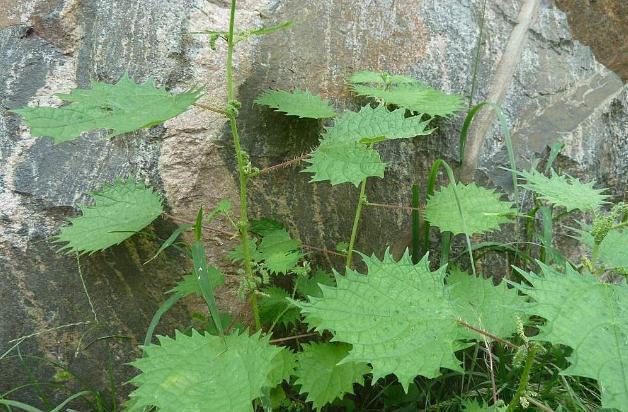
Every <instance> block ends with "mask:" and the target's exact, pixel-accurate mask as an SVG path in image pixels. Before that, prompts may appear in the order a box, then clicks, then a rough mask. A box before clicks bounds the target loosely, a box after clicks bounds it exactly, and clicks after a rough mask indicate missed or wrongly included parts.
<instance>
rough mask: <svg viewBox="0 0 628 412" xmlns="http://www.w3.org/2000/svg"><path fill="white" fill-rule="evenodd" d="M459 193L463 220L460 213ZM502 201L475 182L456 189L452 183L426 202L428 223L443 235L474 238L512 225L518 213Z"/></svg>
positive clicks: (510, 204) (496, 194) (459, 184)
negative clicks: (502, 226)
mask: <svg viewBox="0 0 628 412" xmlns="http://www.w3.org/2000/svg"><path fill="white" fill-rule="evenodd" d="M454 188H455V189H454ZM454 190H455V191H456V193H454ZM456 194H457V195H458V200H459V201H460V208H461V209H462V215H463V216H464V221H463V219H462V218H461V216H460V213H459V211H458V204H457V202H456ZM499 198H500V195H499V193H496V192H495V191H494V190H489V189H485V188H483V187H479V186H477V185H476V184H475V183H471V184H469V185H464V184H462V183H457V184H456V185H455V186H454V185H453V184H449V185H448V186H445V187H442V188H441V189H440V190H439V191H437V192H436V193H434V195H432V196H431V197H430V198H429V199H428V200H427V204H426V206H425V220H427V221H428V222H430V224H431V225H434V226H436V227H438V228H439V229H440V230H441V231H442V232H452V233H453V234H454V235H456V234H461V233H466V234H467V235H474V234H481V233H484V232H488V231H491V230H495V229H498V228H499V225H501V224H503V223H508V222H510V221H511V217H512V216H513V215H514V213H515V210H514V209H513V208H512V203H510V202H505V201H502V200H499Z"/></svg>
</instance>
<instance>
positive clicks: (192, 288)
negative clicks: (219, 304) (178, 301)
mask: <svg viewBox="0 0 628 412" xmlns="http://www.w3.org/2000/svg"><path fill="white" fill-rule="evenodd" d="M207 273H208V276H209V283H210V287H211V288H212V289H216V288H217V287H219V286H222V285H223V284H224V283H225V275H223V274H222V272H221V271H220V270H219V269H217V268H215V267H213V266H209V267H208V268H207ZM168 293H178V294H180V295H181V296H189V295H196V296H202V295H203V291H202V290H201V285H200V284H199V283H198V279H197V278H196V276H194V275H193V274H189V275H185V276H183V278H181V280H180V281H179V282H178V283H177V284H176V285H175V287H174V288H172V289H170V290H169V291H168Z"/></svg>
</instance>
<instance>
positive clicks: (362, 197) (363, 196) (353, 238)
mask: <svg viewBox="0 0 628 412" xmlns="http://www.w3.org/2000/svg"><path fill="white" fill-rule="evenodd" d="M367 179H368V178H366V177H365V178H364V179H362V183H361V184H360V197H359V198H358V205H357V206H356V208H355V216H354V217H353V228H352V229H351V238H350V239H349V248H348V249H347V262H346V265H345V266H346V267H347V269H350V268H351V263H352V261H353V249H354V247H355V241H356V239H357V237H358V226H360V216H361V215H362V207H363V206H364V205H365V204H366V203H367V200H366V181H367Z"/></svg>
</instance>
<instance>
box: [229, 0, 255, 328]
mask: <svg viewBox="0 0 628 412" xmlns="http://www.w3.org/2000/svg"><path fill="white" fill-rule="evenodd" d="M236 1H237V0H231V12H230V15H229V34H228V36H227V103H228V105H231V104H233V102H234V100H235V92H234V87H233V50H234V47H235V42H234V36H233V32H234V27H235V13H236ZM230 109H232V108H230ZM227 112H228V117H229V127H230V128H231V134H232V135H233V146H234V148H235V155H236V160H237V162H238V174H239V177H240V221H239V222H238V230H239V233H240V243H241V244H242V254H243V258H244V259H243V261H244V274H245V276H246V278H247V280H248V282H249V284H250V285H255V276H254V274H253V264H252V261H251V251H250V249H249V217H248V216H249V215H248V203H247V198H248V195H247V183H248V176H249V175H248V173H247V170H246V168H247V161H246V160H245V156H244V152H243V151H242V146H241V144H240V136H239V135H238V125H237V122H236V119H237V113H236V112H235V111H234V110H229V109H228V110H227ZM249 303H250V304H251V309H252V311H253V318H254V319H255V329H257V330H260V329H261V328H262V323H261V321H260V317H259V308H258V305H257V296H256V295H255V292H254V291H253V292H252V293H251V294H250V295H249Z"/></svg>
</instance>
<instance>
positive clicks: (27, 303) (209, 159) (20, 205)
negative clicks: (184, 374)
mask: <svg viewBox="0 0 628 412" xmlns="http://www.w3.org/2000/svg"><path fill="white" fill-rule="evenodd" d="M4 3H6V4H5V5H6V6H7V7H3V8H2V9H0V10H2V11H0V25H1V26H3V27H2V28H0V73H2V76H1V77H0V99H1V104H0V164H1V166H0V279H1V280H2V286H0V302H2V306H1V310H0V356H2V354H4V353H5V352H6V351H8V350H9V349H10V348H12V347H13V346H14V345H15V343H16V342H15V341H13V342H12V340H13V339H16V338H20V337H22V336H27V335H32V334H36V335H35V336H33V337H30V338H27V339H25V340H23V342H22V343H20V344H19V345H18V346H17V347H15V348H13V349H12V350H11V351H10V352H8V353H7V354H6V355H4V356H3V358H2V359H0V393H3V392H6V391H7V390H9V389H11V388H13V387H16V386H19V385H20V384H24V383H28V382H29V381H30V380H31V379H35V380H38V381H43V382H47V381H50V380H51V379H53V376H54V375H55V373H57V372H58V371H59V368H58V367H55V366H54V365H55V364H58V365H61V366H62V367H64V368H67V369H69V371H70V372H71V373H72V374H73V375H74V376H75V378H73V379H71V380H70V384H71V385H74V386H75V387H79V386H80V385H79V384H89V385H90V386H94V387H96V388H99V389H102V390H104V391H107V390H108V386H107V385H109V382H110V381H111V379H113V381H114V382H116V384H117V386H118V388H117V395H118V398H122V397H123V396H124V394H125V393H128V391H129V390H130V387H129V385H123V382H125V381H126V380H127V379H128V377H129V376H131V375H132V368H131V367H129V366H124V365H123V364H124V363H125V362H128V361H130V360H132V359H133V358H134V357H135V356H137V355H138V353H139V352H138V351H137V344H138V343H139V342H140V341H141V340H142V339H143V334H144V332H145V330H146V328H147V326H148V323H149V321H150V317H151V316H152V314H153V313H154V311H155V310H156V309H157V307H158V306H159V304H160V303H161V302H162V301H163V300H164V295H163V293H164V292H165V291H166V290H168V289H169V288H170V287H172V285H173V284H174V282H176V280H177V279H179V278H180V277H181V275H182V274H184V273H185V272H186V270H187V268H188V267H187V264H188V263H187V260H186V259H185V257H184V256H182V255H181V254H178V253H177V252H171V253H170V254H169V255H168V256H167V258H166V257H164V258H159V259H156V260H154V261H153V262H151V263H150V264H149V265H143V264H142V263H143V262H144V261H146V260H147V259H148V258H149V257H150V256H152V254H153V253H154V252H155V251H156V249H157V248H158V246H159V241H158V240H151V237H149V236H141V237H136V238H134V240H132V241H129V242H126V243H125V244H123V245H121V246H119V247H116V248H113V249H111V250H110V251H107V252H105V253H102V254H96V255H93V256H91V257H82V258H81V259H80V267H81V268H82V271H81V274H82V278H83V279H84V284H83V283H82V282H81V277H80V276H79V270H78V265H77V261H76V258H75V257H74V256H62V255H58V254H56V253H55V249H56V247H55V246H54V245H53V244H52V243H51V240H52V238H53V236H54V235H55V234H56V233H57V232H58V230H59V227H60V226H61V225H63V224H64V220H65V219H66V218H67V217H68V216H72V215H74V214H75V213H76V205H77V203H80V202H82V201H85V200H86V195H85V194H86V193H87V192H89V191H90V190H94V189H98V188H99V187H100V186H101V185H102V183H103V182H105V181H111V180H113V179H114V178H115V177H118V176H133V177H136V178H137V179H141V180H145V181H147V182H149V183H150V184H152V185H153V186H155V187H156V188H157V189H159V190H161V192H162V194H163V197H164V201H165V203H166V204H167V206H168V208H169V209H170V213H171V214H173V215H176V216H177V217H179V218H181V219H192V218H193V216H194V215H195V213H196V210H197V209H198V207H199V206H201V205H204V206H205V207H209V206H213V205H215V204H216V203H217V202H218V201H219V200H220V199H223V198H230V199H232V200H233V201H234V202H235V201H236V199H237V195H236V193H237V192H236V181H237V175H236V171H235V167H234V161H233V155H232V153H233V151H232V144H231V139H230V135H229V134H228V131H227V128H226V124H225V121H224V119H222V118H221V117H220V116H219V115H216V114H213V113H209V112H203V111H201V110H196V109H195V110H190V111H188V112H187V113H185V114H184V115H182V116H180V117H179V118H177V119H173V120H171V121H169V122H167V123H166V124H165V125H163V126H159V127H155V128H153V129H151V130H149V131H142V132H138V133H135V134H131V135H126V136H122V137H119V138H116V139H114V140H112V141H107V140H103V139H102V136H103V134H102V133H99V132H97V133H92V134H89V135H87V136H84V137H82V138H81V139H78V140H76V141H74V142H72V143H66V144H61V145H57V146H55V145H53V144H52V141H51V140H49V139H47V138H43V139H41V138H38V139H35V138H32V137H30V135H29V134H28V130H27V129H25V128H24V126H23V125H22V124H21V122H20V119H19V118H18V117H17V116H15V115H12V114H10V113H9V112H8V110H9V109H12V108H17V107H22V106H24V105H56V104H59V103H60V102H59V101H58V100H57V99H56V98H55V97H53V96H52V95H53V93H59V92H68V91H69V90H71V89H72V88H74V87H76V86H82V87H87V86H88V85H89V81H90V80H101V81H109V82H112V81H115V80H117V79H118V78H119V77H120V76H121V75H122V74H123V73H125V72H128V73H129V74H130V75H131V77H132V78H134V79H135V80H137V81H142V80H145V79H146V78H147V77H149V76H152V77H154V78H155V79H156V81H157V82H158V83H159V84H161V85H164V86H166V87H168V88H169V89H171V90H173V91H178V90H183V89H185V88H187V87H189V86H192V85H196V84H203V85H206V88H207V95H206V97H205V98H204V100H205V101H206V102H208V103H211V104H214V105H221V104H224V103H223V102H224V100H225V92H224V89H225V88H224V81H223V79H224V63H223V62H224V57H225V56H224V55H225V47H224V44H221V43H220V42H219V44H218V50H217V51H212V50H210V48H209V47H208V44H207V41H206V38H204V37H201V36H194V35H188V34H187V33H188V32H194V31H199V30H203V29H224V28H225V27H226V24H227V20H228V4H227V3H228V2H223V1H218V0H215V1H214V0H211V1H202V0H82V1H79V0H29V1H17V2H16V1H8V2H7V1H6V0H5V1H4ZM481 5H482V1H481V0H468V1H459V0H431V1H430V0H423V1H416V0H401V1H389V0H374V1H368V2H354V1H350V0H322V1H311V2H310V1H307V2H306V1H298V0H281V1H275V0H243V1H241V2H239V8H240V10H239V14H238V17H237V24H238V25H239V26H240V27H260V26H262V25H270V24H273V23H277V22H280V21H283V20H292V21H293V22H294V27H293V28H292V29H291V30H289V31H286V32H281V33H277V34H273V35H269V36H266V37H264V38H261V39H259V40H256V41H250V42H247V43H240V46H242V47H240V48H239V49H238V52H237V55H236V58H235V64H236V75H237V81H238V90H239V99H240V100H241V101H242V111H241V118H240V127H241V132H242V135H243V136H244V137H243V138H244V146H245V147H246V150H247V151H248V152H249V153H250V155H251V159H252V160H253V162H254V163H255V164H256V165H259V166H261V167H263V166H267V165H271V164H274V163H278V162H281V161H284V160H287V159H290V158H292V157H294V156H297V155H300V154H302V153H304V152H306V151H308V150H309V149H311V148H312V147H314V146H315V145H316V143H317V137H318V133H319V131H320V128H321V125H320V124H318V123H317V122H313V121H309V120H295V119H290V118H285V117H283V116H281V115H280V114H276V113H273V112H270V111H268V110H266V109H263V108H260V107H258V106H254V105H253V103H252V102H253V100H254V98H255V97H256V96H257V94H258V93H259V92H260V91H262V90H264V89H266V88H296V87H299V88H307V89H309V90H311V91H313V92H316V93H320V94H321V95H323V96H324V97H327V98H330V99H332V100H334V101H335V102H336V105H337V106H338V107H339V108H344V107H349V108H351V107H355V106H356V105H357V103H358V101H357V100H356V99H355V98H353V97H352V96H351V95H350V94H349V92H348V89H347V87H346V86H345V83H344V79H345V78H346V76H347V75H349V74H350V73H352V72H353V71H355V70H362V69H370V70H387V71H389V72H394V73H408V74H412V75H415V76H416V77H418V78H420V79H422V80H423V81H425V82H426V83H428V84H430V85H431V86H434V87H437V88H440V89H443V90H445V91H447V92H452V93H459V94H461V95H464V96H470V95H471V92H472V91H473V96H472V97H473V101H474V102H478V101H481V100H482V98H483V96H485V95H486V90H487V87H488V84H489V83H490V80H491V76H492V74H493V71H494V69H495V66H496V62H497V61H498V59H499V57H500V56H501V53H502V51H503V47H504V44H505V42H506V40H507V38H508V35H509V33H510V31H511V29H512V27H513V25H514V23H515V19H516V16H517V12H518V6H519V2H518V1H515V0H506V1H499V2H492V1H489V2H488V6H487V8H486V11H485V13H484V32H483V35H482V41H481V45H480V49H479V54H478V56H479V61H478V64H477V76H476V79H477V80H476V83H475V85H473V84H472V78H473V75H472V74H473V71H474V67H476V65H475V64H474V56H475V51H476V46H477V43H478V38H479V34H480V33H479V28H480V25H481V20H482V7H481ZM2 13H4V14H2ZM504 112H505V114H506V116H507V118H508V120H509V122H510V124H511V126H512V135H513V141H514V143H515V146H516V150H517V154H518V162H519V163H518V165H519V166H520V167H525V165H527V164H529V163H530V162H531V161H532V160H533V159H534V158H535V157H538V156H540V154H541V153H542V152H544V151H545V149H546V147H547V146H548V145H551V144H553V143H555V142H558V141H562V142H563V143H565V149H564V151H563V156H562V157H561V158H560V162H561V163H560V164H561V165H562V166H563V167H564V168H565V170H567V171H569V172H571V173H575V174H578V175H586V176H587V177H590V178H595V179H597V180H598V181H600V182H601V183H602V184H603V185H604V186H607V187H610V188H611V190H612V192H613V193H614V194H616V195H617V196H618V197H622V196H625V193H626V189H627V187H628V178H626V176H627V174H626V173H627V172H628V160H627V158H626V155H625V154H626V153H628V136H627V135H626V130H628V92H627V91H626V86H624V84H623V83H622V81H621V80H620V79H619V77H618V76H617V75H615V74H614V73H613V72H611V71H609V70H607V69H606V68H605V67H603V66H602V65H601V64H599V63H598V62H597V61H596V60H595V58H594V57H593V54H592V53H591V50H590V49H589V48H588V47H586V46H583V45H582V44H580V43H579V42H578V41H576V40H574V39H573V37H572V34H571V32H570V29H569V27H568V25H567V19H566V17H565V14H564V13H563V12H561V11H559V10H558V9H555V8H553V7H552V6H550V5H545V6H544V7H543V8H542V10H541V12H540V15H539V18H538V20H537V22H536V23H535V24H534V25H533V26H532V29H531V30H530V33H529V36H528V43H527V45H526V47H525V50H524V52H523V57H522V62H521V64H520V65H519V68H518V70H517V72H516V75H515V78H514V80H513V83H512V86H511V88H510V90H509V92H508V95H507V98H506V102H505V104H504ZM461 122H462V116H459V117H456V118H453V119H450V120H448V121H443V122H441V124H440V131H439V132H438V133H437V134H435V135H433V136H431V137H429V138H425V139H416V140H415V141H410V142H403V143H399V142H393V143H391V144H389V143H386V144H384V145H383V146H382V157H383V158H384V160H385V161H386V162H388V163H389V164H390V166H389V168H388V170H387V175H386V179H385V180H377V179H375V180H373V182H372V183H371V184H370V185H369V187H368V197H369V200H371V201H372V202H382V203H395V204H399V203H404V204H407V203H408V202H409V198H410V186H411V185H412V184H413V183H419V184H422V183H424V179H425V177H426V175H427V173H428V172H429V168H430V166H431V163H432V162H433V160H435V159H437V158H445V159H447V160H449V161H455V160H456V159H457V154H456V153H457V150H458V148H457V141H458V135H457V133H458V131H459V129H460V125H461ZM505 159H506V152H505V149H504V144H503V141H502V138H501V136H500V135H499V134H498V133H497V129H496V128H495V130H494V131H493V132H492V134H491V136H489V138H488V139H487V142H486V144H485V147H484V150H483V155H482V158H481V168H480V170H479V172H478V176H479V178H480V179H482V180H483V181H484V182H486V183H489V184H492V185H497V186H502V187H504V188H505V189H506V190H508V188H509V186H510V184H511V183H510V182H509V180H508V174H507V173H506V172H503V171H502V170H501V169H500V166H503V165H505V164H506V160H505ZM308 179H309V178H308V176H307V175H305V174H303V173H300V172H299V168H298V167H297V168H288V169H281V170H279V171H277V172H274V173H273V174H272V175H265V176H264V177H260V178H259V179H257V180H256V181H255V182H254V184H253V189H252V193H251V202H252V208H253V213H254V214H255V215H257V216H268V217H275V218H278V219H279V220H281V221H282V222H284V223H285V224H286V226H287V227H289V228H290V231H291V232H292V233H293V234H294V235H295V236H297V237H299V238H300V239H302V240H303V242H305V243H307V244H310V245H314V246H317V247H328V248H332V249H333V247H334V245H335V244H336V243H337V242H339V241H343V240H346V239H347V238H348V235H349V232H350V225H351V220H352V210H353V208H354V205H355V202H356V198H357V191H356V190H355V189H354V188H352V187H346V186H340V187H333V188H332V187H331V186H329V185H327V184H318V185H313V184H309V183H308ZM173 227H174V224H173V223H172V222H169V221H164V220H162V221H158V222H157V223H156V224H155V225H153V227H152V228H151V229H150V230H149V231H148V233H149V234H151V235H154V236H153V238H157V239H164V238H165V237H167V236H168V235H169V232H170V231H171V230H172V228H173ZM382 228H385V231H382ZM408 231H409V216H408V214H407V213H405V212H401V211H397V212H395V211H392V212H391V211H390V210H385V209H367V210H366V212H365V215H364V219H363V222H362V225H361V232H360V241H359V244H358V248H359V249H360V250H363V251H365V252H371V251H375V252H381V251H382V250H383V249H384V248H385V247H386V246H387V245H394V246H395V247H397V248H402V247H405V246H406V244H407V242H406V235H405V234H406V233H407V232H408ZM207 242H208V254H209V258H210V259H211V260H212V261H213V262H214V263H215V264H218V265H224V264H225V262H224V260H223V259H222V258H221V257H220V256H221V255H222V253H223V252H224V250H226V249H228V248H230V247H231V246H232V245H233V241H231V240H229V239H226V238H224V236H220V235H217V234H215V233H213V234H211V236H210V234H208V238H207ZM315 259H321V260H322V261H323V262H324V261H325V260H324V259H323V256H317V255H315ZM332 260H333V259H332ZM331 263H333V261H332V262H331ZM236 285H237V278H236V277H235V275H232V276H230V277H229V279H228V282H227V285H226V286H225V288H224V290H223V291H221V294H220V295H221V304H222V306H223V307H224V308H227V309H230V310H232V311H235V310H237V308H238V307H239V306H240V305H241V304H240V302H238V300H237V299H236V298H235V287H236ZM85 291H87V292H88V294H89V297H90V300H91V305H90V300H88V297H87V295H86V293H85ZM92 308H93V311H94V312H95V314H94V313H92ZM186 315H187V314H186V311H185V310H184V309H183V308H179V309H176V310H174V311H173V312H172V313H171V315H170V316H168V317H167V318H166V319H165V320H164V323H163V325H162V327H161V328H160V329H159V331H161V333H167V332H169V331H172V329H173V328H174V327H179V328H184V327H187V326H188V325H189V321H188V320H187V319H188V317H187V316H186ZM95 317H96V318H95ZM88 322H89V323H88ZM18 348H19V354H22V355H23V356H26V355H29V356H36V357H37V359H35V358H23V360H20V359H19V357H17V356H16V355H18V352H17V349H18ZM103 365H110V366H111V368H108V367H104V366H103ZM109 369H110V371H111V372H108V370H109ZM29 370H30V371H31V372H32V375H31V374H29V373H28V371H29ZM110 374H111V375H112V376H109V375H110ZM29 375H31V376H32V378H29ZM59 376H60V375H59V374H58V373H57V378H59ZM38 393H39V392H37V391H35V390H23V391H20V392H17V393H16V394H15V396H14V398H15V399H21V400H25V401H29V402H33V403H35V404H37V405H40V406H42V405H49V404H52V403H54V400H59V399H63V398H64V397H65V396H67V394H66V393H61V392H60V391H54V390H47V389H45V388H43V389H42V393H45V394H47V397H46V398H45V402H49V404H46V403H45V402H44V401H43V400H42V399H41V396H40V395H38Z"/></svg>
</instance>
